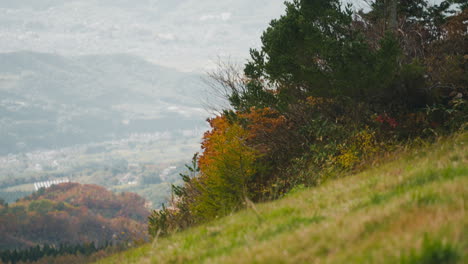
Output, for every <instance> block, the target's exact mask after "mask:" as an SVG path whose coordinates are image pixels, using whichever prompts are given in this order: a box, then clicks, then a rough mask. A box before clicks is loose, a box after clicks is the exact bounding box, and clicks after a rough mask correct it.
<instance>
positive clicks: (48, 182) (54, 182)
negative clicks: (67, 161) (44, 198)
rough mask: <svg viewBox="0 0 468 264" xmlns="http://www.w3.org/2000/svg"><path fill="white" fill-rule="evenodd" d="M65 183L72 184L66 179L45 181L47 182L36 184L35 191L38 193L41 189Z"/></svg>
mask: <svg viewBox="0 0 468 264" xmlns="http://www.w3.org/2000/svg"><path fill="white" fill-rule="evenodd" d="M65 182H70V180H69V179H67V178H65V179H59V180H52V181H45V182H36V183H34V189H35V190H36V191H38V190H39V189H41V188H46V189H47V188H49V187H50V186H52V185H55V184H60V183H65Z"/></svg>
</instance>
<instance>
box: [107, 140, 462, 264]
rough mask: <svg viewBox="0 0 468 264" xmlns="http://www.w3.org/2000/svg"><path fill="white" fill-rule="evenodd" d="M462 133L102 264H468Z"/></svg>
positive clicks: (158, 240)
mask: <svg viewBox="0 0 468 264" xmlns="http://www.w3.org/2000/svg"><path fill="white" fill-rule="evenodd" d="M467 145H468V134H467V133H465V134H462V135H458V136H456V137H452V138H450V139H444V140H439V141H438V142H436V143H434V144H433V145H431V146H427V147H421V148H418V149H416V150H411V151H406V152H404V153H400V154H395V155H397V159H394V158H395V157H389V160H393V161H389V162H383V165H381V166H379V167H376V168H371V169H368V170H366V171H364V172H362V173H359V174H356V175H352V176H349V177H345V178H342V179H337V180H331V181H329V182H326V183H325V184H323V185H321V186H319V187H317V188H312V189H303V188H302V189H301V188H297V189H296V190H295V191H292V192H291V193H290V194H288V195H287V196H286V197H285V198H283V199H281V200H279V201H275V202H270V203H265V204H258V205H256V208H251V209H249V210H244V211H241V212H238V213H234V214H232V215H230V216H228V217H225V218H222V219H219V220H216V221H213V222H211V223H208V224H205V225H202V226H199V227H196V228H192V229H189V230H186V231H184V232H181V233H178V234H175V235H173V236H171V237H167V238H160V239H157V240H155V241H154V242H153V243H152V244H147V245H145V246H143V247H140V248H137V249H133V250H130V251H127V252H124V253H122V254H118V255H114V256H112V257H110V258H108V259H105V260H102V261H99V262H98V263H468V217H467V214H466V210H467V202H468V201H467V199H468V196H467V194H468V149H467Z"/></svg>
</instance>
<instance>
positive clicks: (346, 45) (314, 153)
mask: <svg viewBox="0 0 468 264" xmlns="http://www.w3.org/2000/svg"><path fill="white" fill-rule="evenodd" d="M369 3H371V10H370V11H362V10H361V11H357V12H353V11H352V9H351V8H350V7H349V6H343V5H341V3H340V1H338V0H314V1H311V0H294V1H289V2H286V3H285V5H286V12H285V14H284V15H283V16H281V17H280V18H278V19H275V20H273V21H271V23H270V25H269V27H268V28H267V29H266V30H265V31H264V33H263V35H262V38H261V40H262V46H261V48H259V49H252V50H251V51H250V55H251V58H250V60H249V61H248V62H247V64H246V65H245V67H244V70H243V72H236V69H235V67H231V66H229V65H228V66H227V67H224V66H226V65H223V64H221V65H222V66H223V67H224V68H221V69H219V70H218V71H216V72H215V73H213V74H211V75H210V77H211V78H212V80H213V83H214V84H215V85H214V87H215V88H217V89H218V93H217V94H221V95H223V96H224V97H225V99H226V101H227V102H229V106H228V107H226V109H222V110H221V111H219V112H218V115H217V116H216V117H214V118H212V119H210V120H209V124H210V126H211V129H210V131H208V132H206V133H205V135H204V138H203V143H202V149H203V152H202V154H201V155H200V156H199V157H198V158H197V159H196V160H195V163H196V166H197V167H198V168H199V170H196V172H197V173H195V174H193V175H191V177H184V182H185V184H184V186H183V187H175V188H174V194H175V198H174V199H173V200H172V204H171V205H172V206H171V208H166V209H164V210H163V211H158V212H154V213H153V218H152V219H153V220H155V221H154V222H155V223H158V224H155V225H153V226H152V225H151V224H150V229H151V230H153V234H154V233H157V232H155V231H154V230H162V233H164V234H167V233H170V231H173V230H178V229H183V228H185V227H187V226H190V225H193V224H197V223H201V222H204V221H207V220H210V219H213V218H215V217H218V216H222V215H226V214H228V213H230V212H231V211H233V210H237V209H239V208H241V207H243V206H245V205H246V204H249V201H250V200H252V201H254V202H257V201H264V200H268V199H274V198H278V197H281V196H282V195H284V194H285V193H286V192H288V190H290V189H291V188H293V187H294V186H295V185H297V184H304V185H308V186H311V185H317V184H320V183H321V182H322V181H324V180H327V179H328V178H329V177H332V176H334V177H336V175H341V174H343V173H346V172H349V171H351V170H357V169H359V168H362V167H363V166H364V165H365V162H366V160H368V159H371V158H372V157H373V156H375V155H378V154H379V153H382V152H384V151H387V150H390V149H392V148H393V147H395V146H396V145H398V144H403V143H404V142H408V141H411V140H413V139H415V138H431V137H432V136H434V135H440V134H443V133H451V132H453V131H456V130H457V129H463V128H464V127H466V122H467V120H468V116H467V113H468V108H467V103H466V97H467V96H468V90H467V83H468V80H467V76H468V75H467V72H466V71H467V66H466V65H467V57H466V54H467V48H468V44H467V35H468V33H467V27H466V19H467V12H468V11H467V9H466V4H465V3H464V1H458V0H447V1H442V3H440V4H438V5H431V4H429V2H428V1H425V0H417V1H406V0H400V1H396V0H395V1H369ZM388 3H392V4H388ZM453 3H459V4H460V5H458V9H457V6H453V5H452V4H453ZM216 84H217V86H216ZM192 171H195V170H192ZM158 215H159V216H161V217H159V216H158ZM162 216H163V217H164V219H168V220H164V221H159V220H161V219H162V218H163V217H162ZM181 216H183V217H181ZM187 219H188V220H187Z"/></svg>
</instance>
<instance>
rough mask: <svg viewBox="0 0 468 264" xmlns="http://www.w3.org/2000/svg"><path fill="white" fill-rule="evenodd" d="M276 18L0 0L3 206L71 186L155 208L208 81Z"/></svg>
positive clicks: (142, 2)
mask: <svg viewBox="0 0 468 264" xmlns="http://www.w3.org/2000/svg"><path fill="white" fill-rule="evenodd" d="M434 2H438V1H434ZM354 4H355V8H357V9H360V8H367V5H366V4H365V3H364V1H354ZM283 12H284V3H283V1H282V0H255V1H250V0H223V1H219V0H216V1H215V0H203V1H197V0H138V1H135V0H41V1H38V0H1V1H0V198H2V199H4V200H6V201H8V202H12V201H15V200H16V199H18V198H20V197H22V196H24V195H27V194H29V193H31V192H33V191H34V183H37V182H38V181H48V180H55V179H63V178H67V179H70V180H71V181H72V182H78V183H91V184H100V185H103V186H105V187H107V188H109V189H111V190H114V191H134V192H137V193H139V194H141V195H143V196H144V197H145V198H147V199H148V200H150V201H151V202H152V203H153V207H157V206H159V205H160V203H161V202H164V199H165V197H167V195H168V193H169V191H170V184H172V183H177V182H178V181H179V173H181V172H184V170H185V168H184V164H185V163H187V162H189V161H190V159H191V157H192V155H193V154H194V153H195V152H197V151H199V150H200V144H199V143H200V140H201V137H202V135H203V132H204V131H206V129H207V124H206V122H205V120H206V118H207V117H208V116H209V113H208V112H207V111H206V110H205V109H204V107H203V105H202V102H203V100H204V99H206V98H205V97H206V96H209V95H207V94H206V90H207V87H206V86H207V85H206V83H204V82H203V80H202V79H203V77H204V76H205V73H206V71H209V70H211V69H213V68H214V67H215V62H216V61H217V60H218V58H220V59H221V60H229V61H233V62H235V63H239V64H243V63H245V61H246V60H247V58H248V55H249V49H250V48H253V47H259V46H260V36H261V34H262V32H263V30H264V29H265V28H267V26H268V23H269V22H270V21H271V20H272V19H273V18H277V17H279V16H280V15H281V14H282V13H283Z"/></svg>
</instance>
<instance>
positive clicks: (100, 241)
mask: <svg viewBox="0 0 468 264" xmlns="http://www.w3.org/2000/svg"><path fill="white" fill-rule="evenodd" d="M145 202H146V201H145V200H144V199H143V198H141V197H139V196H138V195H136V194H132V193H121V194H114V193H112V192H110V191H108V190H106V189H105V188H103V187H99V186H95V185H80V184H76V183H62V184H59V185H53V186H52V187H50V188H48V189H40V190H39V191H38V192H35V193H34V194H32V195H30V196H27V197H25V198H23V199H20V200H19V201H18V202H16V203H13V204H7V203H4V202H2V203H1V204H0V223H1V224H0V237H1V238H2V239H1V240H0V248H1V249H3V250H5V249H25V248H29V247H35V246H36V245H45V244H47V245H49V246H57V247H58V246H59V245H61V244H67V245H81V244H85V243H91V242H93V243H94V244H95V245H104V244H105V243H110V244H113V245H114V244H119V243H124V244H125V243H127V242H132V241H136V240H144V239H146V238H147V234H146V232H145V230H146V223H147V217H148V215H149V211H148V209H147V208H146V207H145Z"/></svg>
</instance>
